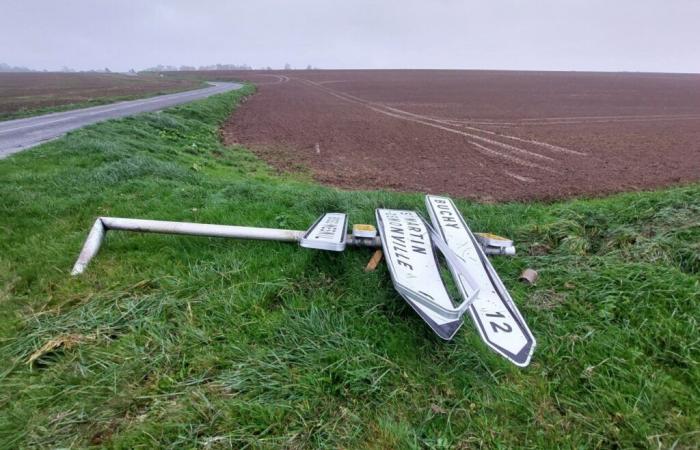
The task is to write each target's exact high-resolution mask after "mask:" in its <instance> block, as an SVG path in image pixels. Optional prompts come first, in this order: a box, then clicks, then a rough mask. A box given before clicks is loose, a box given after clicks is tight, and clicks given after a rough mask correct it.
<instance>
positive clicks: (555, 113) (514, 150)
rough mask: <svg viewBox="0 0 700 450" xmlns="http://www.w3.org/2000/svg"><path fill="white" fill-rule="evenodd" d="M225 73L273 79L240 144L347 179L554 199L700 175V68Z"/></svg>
mask: <svg viewBox="0 0 700 450" xmlns="http://www.w3.org/2000/svg"><path fill="white" fill-rule="evenodd" d="M219 75H220V76H230V77H234V78H243V79H248V80H251V81H253V82H256V83H257V84H258V87H259V91H258V93H257V94H255V95H254V96H253V97H252V98H251V99H249V101H248V102H246V103H245V105H243V106H242V107H241V108H239V109H238V110H237V111H236V113H235V114H234V115H233V116H232V117H231V119H230V120H229V122H228V123H227V124H226V126H225V129H224V136H225V139H226V141H227V143H229V144H234V143H237V144H242V145H245V146H246V147H248V148H250V149H252V150H253V151H255V152H256V153H258V154H259V155H260V156H262V157H263V158H265V159H266V160H268V161H269V162H270V163H272V164H273V165H275V166H277V167H279V168H281V169H289V168H298V167H300V166H303V167H306V168H309V169H310V170H311V172H312V174H313V176H314V177H315V178H316V179H318V180H319V181H322V182H325V183H329V184H333V185H337V186H342V187H349V188H389V189H395V190H405V191H420V192H429V193H448V194H452V195H456V196H460V197H468V198H474V199H479V200H487V201H488V200H498V201H504V200H529V199H542V200H551V199H557V198H563V197H571V196H591V195H600V194H606V193H612V192H618V191H627V190H638V189H644V188H651V187H659V186H665V185H670V184H677V183H683V182H690V181H693V180H697V179H699V178H700V75H671V74H621V73H573V72H495V71H410V70H405V71H290V72H241V73H237V74H236V73H228V74H223V73H221V74H219Z"/></svg>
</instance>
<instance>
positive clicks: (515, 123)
mask: <svg viewBox="0 0 700 450" xmlns="http://www.w3.org/2000/svg"><path fill="white" fill-rule="evenodd" d="M440 120H444V121H446V122H450V123H453V124H454V125H458V126H464V125H472V124H477V125H488V126H492V127H522V126H547V125H586V124H592V123H603V124H605V123H630V122H664V121H672V122H676V121H681V120H700V114H653V115H633V116H575V117H542V118H532V119H516V120H510V121H505V120H503V121H499V120H491V121H489V120H479V121H476V120H471V119H442V118H441V119H440Z"/></svg>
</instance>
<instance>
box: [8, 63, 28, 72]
mask: <svg viewBox="0 0 700 450" xmlns="http://www.w3.org/2000/svg"><path fill="white" fill-rule="evenodd" d="M0 72H37V71H36V70H32V69H30V68H29V67H22V66H11V65H9V64H6V63H0Z"/></svg>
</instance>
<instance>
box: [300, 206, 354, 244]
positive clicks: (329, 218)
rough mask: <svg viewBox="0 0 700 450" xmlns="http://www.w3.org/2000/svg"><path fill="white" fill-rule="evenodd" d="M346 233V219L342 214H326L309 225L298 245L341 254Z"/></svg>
mask: <svg viewBox="0 0 700 450" xmlns="http://www.w3.org/2000/svg"><path fill="white" fill-rule="evenodd" d="M347 232H348V218H347V215H346V214H343V213H326V214H324V215H322V216H321V217H319V218H318V220H316V222H314V224H313V225H311V228H309V229H308V231H307V232H306V233H304V236H302V238H301V239H300V240H299V245H301V246H302V247H306V248H315V249H319V250H331V251H335V252H342V251H343V250H345V237H346V236H347Z"/></svg>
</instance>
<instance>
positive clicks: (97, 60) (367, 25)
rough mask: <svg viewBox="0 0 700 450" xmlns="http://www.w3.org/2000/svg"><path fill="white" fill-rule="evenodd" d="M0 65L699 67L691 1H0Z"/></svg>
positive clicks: (696, 12)
mask: <svg viewBox="0 0 700 450" xmlns="http://www.w3.org/2000/svg"><path fill="white" fill-rule="evenodd" d="M0 62H5V63H8V64H10V65H16V66H28V67H32V68H37V69H43V68H48V69H58V68H60V67H61V66H63V65H66V66H70V67H73V68H75V69H92V68H103V67H109V68H110V69H112V70H128V69H130V68H134V69H137V70H138V69H143V68H145V67H149V66H154V65H157V64H164V65H167V64H170V65H177V66H179V65H182V64H187V65H195V66H199V65H207V64H214V63H227V64H244V63H245V64H249V65H251V66H253V67H255V68H259V67H264V66H272V67H274V68H279V67H282V66H283V65H284V64H285V63H286V62H288V63H290V64H291V65H292V66H293V67H295V68H303V67H306V65H307V64H311V65H313V66H317V67H320V68H325V69H330V68H454V69H541V70H605V71H616V70H626V71H655V72H700V0H488V1H486V0H478V1H467V0H462V1H460V0H432V1H428V0H423V1H419V0H384V1H382V0H297V1H283V0H246V1H233V0H228V1H225V0H196V1H194V0H187V1H186V0H139V1H136V0H0Z"/></svg>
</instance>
